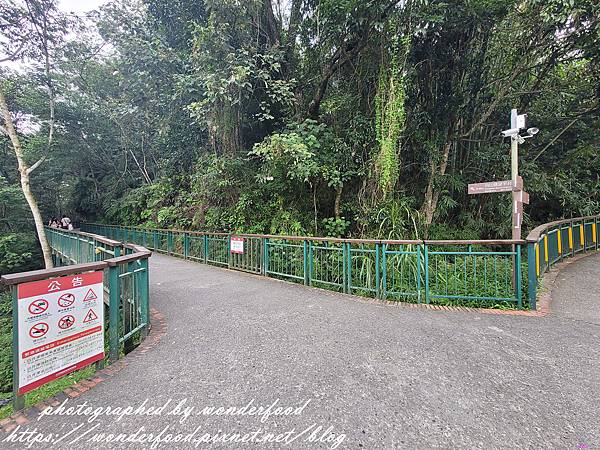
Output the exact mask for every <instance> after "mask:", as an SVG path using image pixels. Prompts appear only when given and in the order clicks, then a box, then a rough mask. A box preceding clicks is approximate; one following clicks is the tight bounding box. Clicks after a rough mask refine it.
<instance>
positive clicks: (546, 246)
mask: <svg viewBox="0 0 600 450" xmlns="http://www.w3.org/2000/svg"><path fill="white" fill-rule="evenodd" d="M544 261H546V262H548V235H545V236H544Z"/></svg>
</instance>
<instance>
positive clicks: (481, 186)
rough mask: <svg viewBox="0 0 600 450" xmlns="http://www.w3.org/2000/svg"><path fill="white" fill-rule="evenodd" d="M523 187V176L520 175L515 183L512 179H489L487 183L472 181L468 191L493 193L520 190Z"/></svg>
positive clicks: (472, 192) (471, 193)
mask: <svg viewBox="0 0 600 450" xmlns="http://www.w3.org/2000/svg"><path fill="white" fill-rule="evenodd" d="M522 189H523V178H521V177H518V178H517V182H516V183H513V181H512V180H501V181H487V182H485V183H471V184H469V190H468V193H469V195H474V194H492V193H495V192H512V191H520V190H522Z"/></svg>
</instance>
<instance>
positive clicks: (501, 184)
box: [468, 109, 539, 284]
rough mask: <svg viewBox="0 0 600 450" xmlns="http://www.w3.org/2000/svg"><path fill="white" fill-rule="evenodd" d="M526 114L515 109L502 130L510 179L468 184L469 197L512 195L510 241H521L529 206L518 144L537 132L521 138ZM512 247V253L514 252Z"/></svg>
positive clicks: (535, 129)
mask: <svg viewBox="0 0 600 450" xmlns="http://www.w3.org/2000/svg"><path fill="white" fill-rule="evenodd" d="M526 121H527V114H520V115H519V114H517V110H516V109H512V110H511V112H510V128H509V129H508V130H504V131H503V132H502V133H501V134H502V136H503V137H510V149H511V152H510V153H511V155H510V162H511V179H510V180H502V181H488V182H484V183H473V184H469V188H468V193H469V195H474V194H491V193H496V192H511V193H512V198H513V201H512V204H513V206H512V239H514V240H520V239H521V225H522V223H523V203H524V204H526V205H528V204H529V194H528V193H527V192H525V191H524V190H523V178H521V177H520V176H519V144H522V143H523V142H525V139H528V138H530V137H533V136H534V135H535V134H537V132H538V131H539V130H538V129H537V128H529V129H528V130H527V135H526V136H521V135H520V134H519V132H520V131H521V130H523V129H525V127H526ZM514 247H515V246H514V245H513V252H514V251H515V248H514ZM516 270H517V268H516V267H515V262H514V256H513V284H514V283H516V281H515V280H516V278H515V276H516V272H515V271H516Z"/></svg>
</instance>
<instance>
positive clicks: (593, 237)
mask: <svg viewBox="0 0 600 450" xmlns="http://www.w3.org/2000/svg"><path fill="white" fill-rule="evenodd" d="M592 242H593V243H594V244H595V243H596V223H595V222H594V223H593V224H592Z"/></svg>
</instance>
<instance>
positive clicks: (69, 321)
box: [58, 314, 75, 330]
mask: <svg viewBox="0 0 600 450" xmlns="http://www.w3.org/2000/svg"><path fill="white" fill-rule="evenodd" d="M74 323H75V317H73V316H72V315H70V314H69V315H68V316H64V317H61V319H60V320H59V321H58V328H60V329H61V330H66V329H67V328H71V327H72V326H73V324H74Z"/></svg>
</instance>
